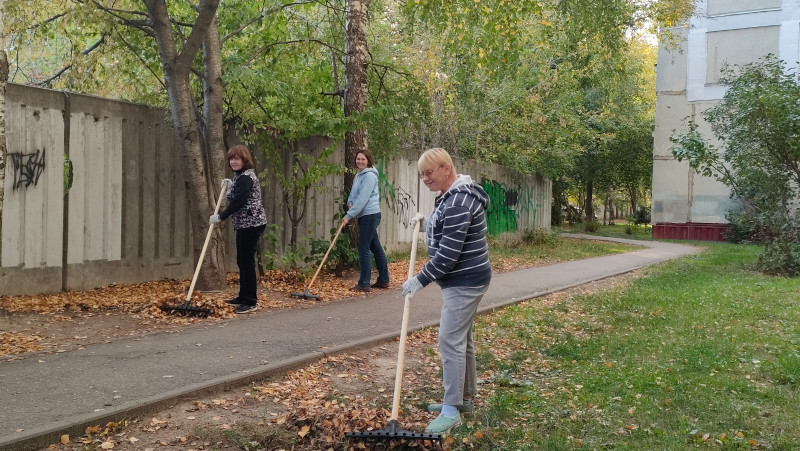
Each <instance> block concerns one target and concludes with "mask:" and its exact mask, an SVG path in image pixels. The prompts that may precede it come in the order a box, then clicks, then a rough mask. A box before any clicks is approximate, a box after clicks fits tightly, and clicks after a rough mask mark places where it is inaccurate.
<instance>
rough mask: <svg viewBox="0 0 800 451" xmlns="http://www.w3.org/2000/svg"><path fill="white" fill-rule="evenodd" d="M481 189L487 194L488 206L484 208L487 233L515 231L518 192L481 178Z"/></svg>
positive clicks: (496, 233) (495, 233)
mask: <svg viewBox="0 0 800 451" xmlns="http://www.w3.org/2000/svg"><path fill="white" fill-rule="evenodd" d="M481 184H482V185H483V190H484V191H486V194H488V195H489V208H487V209H486V226H487V227H488V228H489V235H499V234H501V233H504V232H516V231H517V212H516V210H515V208H516V206H517V202H518V200H519V199H518V198H519V192H518V191H516V190H512V189H509V188H507V187H506V186H505V184H503V183H501V182H497V181H495V180H490V179H483V181H482V182H481Z"/></svg>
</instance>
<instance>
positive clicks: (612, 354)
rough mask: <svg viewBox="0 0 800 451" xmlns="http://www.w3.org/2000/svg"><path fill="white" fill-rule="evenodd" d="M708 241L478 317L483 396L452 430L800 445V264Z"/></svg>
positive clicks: (554, 442) (479, 438)
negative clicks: (785, 270) (600, 281)
mask: <svg viewBox="0 0 800 451" xmlns="http://www.w3.org/2000/svg"><path fill="white" fill-rule="evenodd" d="M704 244H705V245H706V246H707V250H706V251H705V252H704V253H702V254H700V255H696V256H691V257H686V258H683V259H680V260H676V261H672V262H668V263H664V264H661V265H658V266H655V267H651V268H649V269H646V270H644V271H645V276H644V277H642V278H639V279H635V280H634V281H633V282H632V283H631V284H630V285H629V286H628V287H626V288H624V289H618V290H615V291H606V292H602V293H598V294H593V295H587V296H575V297H572V298H569V299H567V300H565V301H562V302H561V303H560V304H558V308H550V307H548V308H544V307H542V306H538V305H537V303H536V302H535V301H534V302H530V303H526V304H522V305H519V306H515V307H513V308H507V309H504V310H502V311H500V312H496V313H494V314H492V315H487V316H480V317H478V319H477V320H476V341H477V349H478V369H479V372H481V373H482V375H483V378H484V379H485V380H486V383H485V384H482V386H481V387H482V388H481V391H482V393H484V395H483V397H484V399H483V406H481V407H480V408H479V409H477V411H476V413H475V414H474V416H473V417H471V418H467V421H465V424H466V425H465V426H463V427H461V428H458V429H456V430H455V431H454V443H456V444H461V443H462V442H463V440H466V441H467V442H469V443H470V444H471V445H470V446H472V447H474V449H485V450H489V449H491V450H517V449H554V450H560V449H565V450H566V449H611V448H613V449H631V450H633V449H687V448H723V449H753V448H768V449H794V448H795V447H796V446H797V444H798V443H800V427H798V425H800V411H798V410H797V408H796V406H797V404H798V403H799V402H800V386H798V382H800V308H798V307H800V305H799V304H800V296H799V293H800V278H777V277H768V276H764V275H761V274H758V273H755V272H753V271H751V270H750V269H749V268H750V267H751V266H752V264H753V262H754V261H755V259H756V255H757V253H758V248H757V247H755V246H744V245H731V244H715V243H704ZM521 331H524V333H523V332H521ZM525 352H527V355H528V358H525V359H523V358H522V357H523V353H525ZM476 433H478V434H477V435H476Z"/></svg>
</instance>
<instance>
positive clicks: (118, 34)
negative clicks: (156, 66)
mask: <svg viewBox="0 0 800 451" xmlns="http://www.w3.org/2000/svg"><path fill="white" fill-rule="evenodd" d="M117 37H118V38H119V39H121V40H122V42H123V43H124V44H125V45H126V46H127V47H128V48H129V49H130V51H131V53H133V54H134V55H136V58H138V59H139V61H141V63H142V66H144V67H146V68H147V70H148V71H149V72H150V73H151V74H153V77H155V79H156V80H158V83H159V84H160V85H161V86H162V87H163V88H164V91H165V92H166V91H167V85H166V84H165V83H164V80H162V79H161V77H159V76H158V74H156V72H155V71H154V70H153V69H151V68H150V65H149V64H147V62H145V60H144V59H143V58H142V56H141V55H140V54H139V53H140V52H137V51H136V49H134V48H133V45H131V44H130V43H129V42H128V41H126V40H125V37H124V36H122V34H120V33H117Z"/></svg>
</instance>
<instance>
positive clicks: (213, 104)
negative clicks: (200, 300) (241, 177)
mask: <svg viewBox="0 0 800 451" xmlns="http://www.w3.org/2000/svg"><path fill="white" fill-rule="evenodd" d="M203 67H204V72H203V132H204V141H205V146H204V148H205V150H206V157H207V160H206V161H207V164H208V167H209V171H208V173H209V175H210V178H211V180H209V183H208V186H209V188H210V189H209V196H210V198H211V199H217V198H218V196H219V191H220V189H221V186H220V181H222V179H224V178H225V166H226V163H227V161H226V160H227V158H226V155H227V151H226V149H225V132H224V130H223V113H222V95H223V94H224V87H223V85H222V56H221V52H220V41H219V28H218V26H217V20H216V18H215V19H214V20H212V21H211V25H210V26H209V27H208V33H207V34H206V36H205V39H204V40H203ZM218 225H220V224H218ZM226 229H227V227H225V226H222V227H215V228H214V232H213V233H212V234H211V242H210V243H209V249H208V251H207V252H208V254H209V256H208V258H209V259H210V260H211V261H213V262H215V263H214V265H215V266H217V267H219V271H220V272H221V273H222V274H223V278H224V275H225V273H226V272H227V271H226V267H225V233H224V232H225V231H226ZM212 244H213V246H212ZM222 284H223V286H224V284H225V281H224V279H223V281H222Z"/></svg>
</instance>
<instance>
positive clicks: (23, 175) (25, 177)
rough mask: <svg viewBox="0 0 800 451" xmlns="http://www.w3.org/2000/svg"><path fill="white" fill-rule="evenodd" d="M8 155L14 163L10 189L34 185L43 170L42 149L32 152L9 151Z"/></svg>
mask: <svg viewBox="0 0 800 451" xmlns="http://www.w3.org/2000/svg"><path fill="white" fill-rule="evenodd" d="M8 156H9V157H11V161H12V162H13V163H14V184H13V185H12V190H14V191H16V190H17V188H20V187H24V188H27V187H29V186H31V185H33V186H36V185H37V184H38V183H39V176H41V175H42V171H44V149H42V150H36V152H34V153H18V152H15V153H9V154H8Z"/></svg>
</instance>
